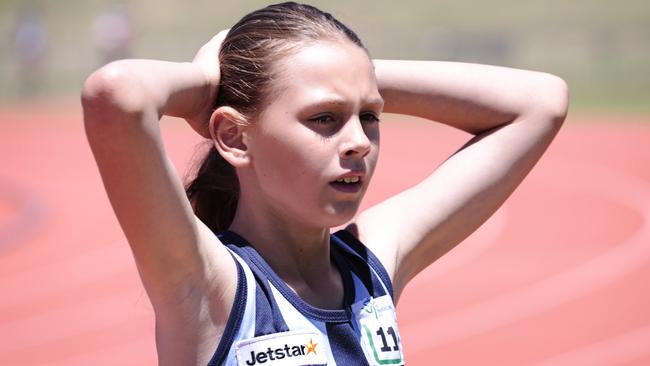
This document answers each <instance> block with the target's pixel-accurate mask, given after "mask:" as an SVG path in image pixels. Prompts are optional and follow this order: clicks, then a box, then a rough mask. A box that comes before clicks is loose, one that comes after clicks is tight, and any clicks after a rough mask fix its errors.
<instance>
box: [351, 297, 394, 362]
mask: <svg viewBox="0 0 650 366" xmlns="http://www.w3.org/2000/svg"><path fill="white" fill-rule="evenodd" d="M352 311H353V312H354V314H355V316H356V319H357V322H358V326H359V329H360V331H361V347H362V348H363V351H364V352H365V354H366V358H367V359H368V362H369V363H370V365H371V366H379V365H402V364H404V361H403V360H404V356H403V355H402V343H401V340H400V336H399V331H398V330H397V318H396V316H395V307H394V306H393V301H392V299H391V298H390V296H389V295H385V296H380V297H378V298H368V299H365V300H363V301H359V302H357V303H355V304H353V305H352Z"/></svg>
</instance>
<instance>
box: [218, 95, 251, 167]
mask: <svg viewBox="0 0 650 366" xmlns="http://www.w3.org/2000/svg"><path fill="white" fill-rule="evenodd" d="M248 127H249V126H248V125H247V124H246V119H245V118H244V116H242V114H241V113H239V112H237V111H236V110H235V109H233V108H231V107H219V108H217V109H216V110H215V111H214V112H213V113H212V117H211V118H210V125H209V128H210V136H212V141H213V142H214V146H215V147H216V148H217V150H219V154H221V156H223V158H224V159H226V161H228V162H229V163H230V164H231V165H232V166H234V167H235V168H238V167H243V166H245V165H247V164H248V163H249V162H250V156H249V151H248V147H247V146H246V144H245V142H244V141H245V133H246V130H247V128H248Z"/></svg>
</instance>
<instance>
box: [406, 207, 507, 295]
mask: <svg viewBox="0 0 650 366" xmlns="http://www.w3.org/2000/svg"><path fill="white" fill-rule="evenodd" d="M507 222H508V208H507V204H505V205H503V206H501V208H499V209H498V210H497V211H496V212H495V213H494V215H492V217H490V219H489V220H488V221H486V222H485V223H484V224H483V225H481V226H480V227H479V228H478V229H477V230H476V231H474V233H472V234H471V235H470V236H468V237H467V238H466V239H465V240H463V242H462V243H460V244H459V245H458V246H457V247H456V248H454V249H452V250H451V251H450V252H449V253H447V254H445V255H443V256H442V257H441V258H440V259H438V260H437V261H435V262H434V263H433V264H431V265H430V266H429V267H428V268H427V269H425V270H424V271H422V272H421V273H420V274H418V275H417V277H415V279H414V280H413V281H412V282H411V283H409V285H408V287H407V291H409V292H410V291H412V290H413V289H416V288H419V287H421V286H423V285H427V284H428V283H430V281H433V280H435V279H437V278H439V277H441V276H443V275H445V274H446V273H448V272H450V271H452V270H454V269H456V268H459V267H461V266H464V265H466V264H468V263H470V262H471V261H473V260H474V259H476V258H479V257H481V255H483V253H485V252H487V251H488V250H489V249H490V248H491V247H492V246H493V245H495V244H496V243H497V240H498V239H499V237H500V235H501V234H502V233H503V232H504V231H505V229H506V226H507Z"/></svg>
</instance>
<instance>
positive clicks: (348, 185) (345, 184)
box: [330, 176, 362, 193]
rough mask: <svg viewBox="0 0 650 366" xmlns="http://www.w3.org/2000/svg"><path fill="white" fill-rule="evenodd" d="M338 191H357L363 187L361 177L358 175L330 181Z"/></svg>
mask: <svg viewBox="0 0 650 366" xmlns="http://www.w3.org/2000/svg"><path fill="white" fill-rule="evenodd" d="M330 185H331V186H332V187H334V188H335V189H336V190H337V191H341V192H346V193H355V192H358V191H359V190H360V189H361V185H362V183H361V178H360V177H358V176H352V177H343V178H340V179H337V180H335V181H333V182H331V183H330Z"/></svg>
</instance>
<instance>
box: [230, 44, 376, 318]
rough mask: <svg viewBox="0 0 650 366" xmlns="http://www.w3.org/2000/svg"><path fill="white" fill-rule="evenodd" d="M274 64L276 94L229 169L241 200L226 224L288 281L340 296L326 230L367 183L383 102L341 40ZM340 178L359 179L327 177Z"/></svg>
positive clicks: (357, 55) (353, 207) (363, 56)
mask: <svg viewBox="0 0 650 366" xmlns="http://www.w3.org/2000/svg"><path fill="white" fill-rule="evenodd" d="M332 60H341V61H342V62H332ZM276 69H277V70H278V72H279V75H280V77H279V78H278V80H277V83H276V85H275V86H274V88H275V89H276V90H280V93H279V94H278V95H277V96H275V97H274V98H273V99H272V101H271V103H270V104H269V105H268V106H266V108H265V109H264V110H263V113H262V114H261V115H260V117H259V118H258V119H257V120H255V121H252V124H251V125H250V126H249V127H248V128H246V129H245V130H244V132H243V135H244V143H245V145H246V149H247V154H248V155H249V158H250V161H249V163H248V164H246V165H244V166H240V167H238V170H237V172H238V176H239V179H240V187H241V198H240V204H239V207H238V209H237V213H236V216H235V220H234V222H233V224H232V226H231V228H232V229H233V230H234V231H236V232H237V233H239V234H241V235H243V236H244V237H246V238H247V239H248V240H250V241H251V242H252V243H254V244H255V246H256V248H257V249H258V251H260V252H261V254H262V255H263V256H264V257H265V258H267V259H268V260H269V262H270V264H271V265H272V266H273V268H275V269H277V270H278V272H279V274H280V276H282V277H283V279H284V280H285V281H287V282H288V283H289V284H290V285H291V284H292V282H295V283H302V282H304V281H305V277H306V278H307V282H310V281H311V280H313V282H314V283H313V285H314V286H316V287H317V289H314V293H316V292H318V290H322V289H323V287H331V286H334V287H336V288H337V289H338V290H339V291H337V292H334V293H339V295H340V296H334V297H333V296H328V298H329V299H332V298H340V297H341V296H342V293H341V291H340V277H339V276H338V275H337V273H336V270H335V269H333V268H331V266H330V258H329V229H330V227H334V226H338V225H342V224H344V223H346V222H347V221H349V220H350V219H352V218H353V216H354V215H355V214H356V212H357V210H358V208H359V204H360V202H361V198H362V197H363V195H364V193H365V191H366V189H367V187H368V183H369V182H370V178H371V177H372V173H373V172H374V169H375V166H376V163H377V157H378V153H379V116H380V114H381V111H382V106H383V100H382V98H381V96H380V94H379V92H378V90H377V83H376V80H375V74H374V69H373V65H372V63H371V61H370V59H369V58H368V55H367V53H366V52H365V51H364V50H363V49H361V48H360V47H358V46H356V45H354V44H352V43H351V42H348V41H338V42H333V41H324V42H318V43H316V44H313V45H310V46H307V47H304V48H302V49H301V50H300V51H298V52H297V53H296V54H295V55H292V57H291V62H290V63H288V62H287V61H286V60H285V61H284V62H282V61H281V63H280V64H279V65H277V66H276ZM344 176H346V177H352V176H354V177H358V178H359V183H357V184H348V185H347V186H343V185H342V184H332V183H333V182H335V181H336V180H337V179H338V178H341V177H344ZM252 228H254V229H252ZM277 253H282V255H277ZM323 273H330V276H328V278H329V279H330V280H331V281H330V282H331V283H329V284H328V281H324V280H323V276H322V274H323ZM312 276H314V278H313V279H312V278H311V277H312ZM297 290H299V291H300V289H297ZM303 290H304V291H306V292H307V293H310V292H311V291H312V290H311V289H303ZM330 290H331V288H330ZM321 293H322V292H321ZM325 293H327V292H325ZM330 294H331V292H330ZM307 297H309V295H308V294H307ZM337 302H338V300H337V301H335V302H333V303H331V304H330V306H333V307H335V306H337ZM323 304H326V302H325V303H323Z"/></svg>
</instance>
